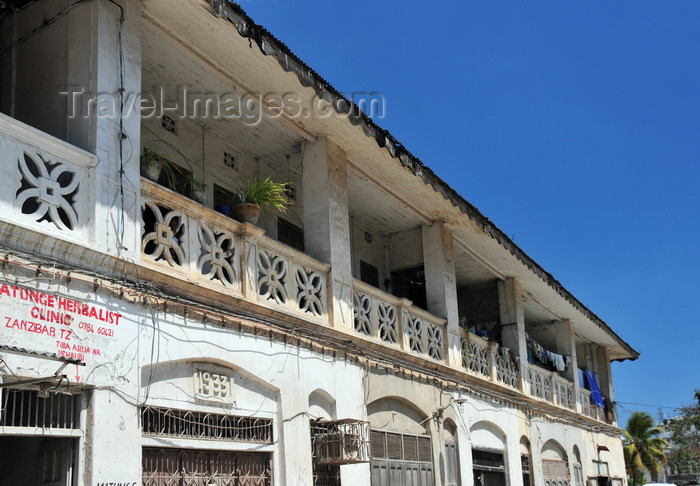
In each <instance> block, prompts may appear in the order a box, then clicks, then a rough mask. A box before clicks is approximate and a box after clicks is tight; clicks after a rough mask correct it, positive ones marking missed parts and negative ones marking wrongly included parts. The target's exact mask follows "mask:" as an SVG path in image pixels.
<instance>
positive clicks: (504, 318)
mask: <svg viewBox="0 0 700 486" xmlns="http://www.w3.org/2000/svg"><path fill="white" fill-rule="evenodd" d="M498 304H499V307H500V309H501V339H502V340H503V346H504V347H506V348H509V349H510V351H511V353H514V354H515V355H516V356H519V357H520V359H519V360H518V362H519V363H520V383H519V386H518V388H519V389H520V391H522V392H525V390H527V387H526V386H525V383H526V380H527V379H526V377H527V369H528V362H527V343H526V340H525V311H524V310H523V292H522V289H521V288H520V282H518V281H517V280H516V279H514V278H513V277H508V278H507V279H506V280H505V281H503V280H500V281H499V282H498Z"/></svg>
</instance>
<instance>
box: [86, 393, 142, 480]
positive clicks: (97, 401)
mask: <svg viewBox="0 0 700 486" xmlns="http://www.w3.org/2000/svg"><path fill="white" fill-rule="evenodd" d="M127 396H128V395H124V394H120V393H116V392H114V391H112V390H109V389H106V390H99V389H96V390H94V391H93V392H92V398H91V400H90V413H88V414H87V416H88V420H89V422H88V423H87V424H86V429H87V430H86V437H85V456H84V458H83V460H84V464H85V469H84V470H83V471H82V482H81V481H79V484H110V483H121V484H132V483H136V484H141V474H142V472H141V427H140V425H139V409H138V408H137V407H134V406H133V404H132V403H130V402H129V401H128V399H127V398H125V397H127ZM97 437H99V438H101V440H96V439H95V438H97ZM115 444H119V447H118V448H115V446H114V445H115Z"/></svg>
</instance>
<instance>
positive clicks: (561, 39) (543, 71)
mask: <svg viewBox="0 0 700 486" xmlns="http://www.w3.org/2000/svg"><path fill="white" fill-rule="evenodd" d="M241 6H242V7H243V8H244V9H245V10H246V11H247V13H248V14H249V15H250V16H251V17H252V18H253V19H254V20H255V21H256V22H257V23H259V24H262V25H263V26H265V27H266V28H267V29H268V30H270V31H271V32H272V33H273V34H274V35H275V36H276V37H278V38H279V39H280V40H282V42H284V43H286V44H287V45H288V46H289V47H290V48H291V49H292V51H293V52H295V53H296V54H297V55H298V56H299V57H300V58H301V59H303V60H304V61H305V62H306V63H307V64H309V65H310V66H311V67H312V68H314V69H315V70H316V71H317V72H318V73H319V74H321V75H322V76H323V77H324V78H326V80H328V81H329V82H330V83H331V84H332V85H334V86H335V87H336V88H337V89H338V90H340V91H342V92H345V93H352V92H356V91H377V92H380V93H381V94H382V95H383V96H384V98H385V100H386V117H384V118H383V119H378V120H377V122H378V123H379V124H380V125H381V126H382V127H384V128H386V129H388V130H389V131H390V132H391V133H392V134H393V135H394V136H395V137H396V138H397V139H398V140H399V141H401V142H402V143H403V144H404V145H406V147H407V148H408V149H409V150H410V151H411V152H412V153H413V154H414V155H416V156H417V157H419V158H420V159H421V160H422V161H423V162H424V163H425V164H426V165H428V166H429V167H431V168H432V169H433V170H434V171H435V172H436V173H437V174H438V175H439V176H440V177H442V178H443V179H444V180H445V181H446V182H447V183H448V184H450V185H451V186H452V187H453V188H455V189H456V190H457V191H458V192H460V193H461V194H462V195H463V196H464V197H466V198H467V199H468V200H469V201H470V202H471V203H472V204H474V205H475V206H476V207H478V208H479V209H480V210H481V211H482V212H483V213H484V214H485V215H486V216H487V217H489V218H490V219H491V220H492V221H494V222H495V223H496V224H497V225H498V226H499V227H500V228H501V229H502V230H503V231H504V232H506V233H507V234H508V235H510V236H511V237H512V238H513V239H514V240H515V242H516V243H517V244H518V245H519V246H520V247H521V248H522V249H523V250H524V251H525V252H526V253H528V254H529V255H530V256H531V257H533V258H534V259H535V260H536V261H538V262H539V263H540V264H541V265H542V266H543V267H544V268H545V269H546V270H548V271H549V272H551V273H552V274H553V275H554V276H555V277H556V278H557V279H559V281H560V282H562V284H563V285H564V286H565V287H566V288H567V289H569V290H570V291H571V292H572V293H573V294H574V295H576V296H577V297H578V298H579V299H580V300H581V301H582V302H583V303H584V304H586V305H587V306H588V307H590V308H591V310H593V311H594V312H595V313H596V314H598V315H599V316H600V317H601V318H603V319H604V320H605V321H606V322H607V323H608V324H610V325H611V326H612V327H613V328H614V329H615V330H616V331H617V332H618V333H619V334H620V335H621V336H622V337H623V339H625V340H626V341H627V342H629V343H630V344H631V345H632V346H633V347H634V348H635V349H637V350H638V351H640V352H641V353H642V355H641V357H640V358H639V359H638V360H637V361H634V362H630V361H627V362H624V363H615V364H614V365H613V373H614V382H615V393H616V400H617V401H618V402H620V407H619V408H618V411H619V412H620V422H621V423H622V424H624V422H625V421H626V419H627V417H629V411H631V410H644V411H647V412H649V413H651V414H652V415H653V416H654V417H655V418H656V417H657V415H658V410H657V409H658V407H666V408H664V409H663V411H664V413H665V414H667V415H668V414H673V409H674V408H675V407H679V406H681V405H685V404H690V403H691V401H692V398H693V392H694V389H695V388H700V317H699V316H700V312H699V309H698V306H699V304H700V284H699V283H698V281H699V279H700V258H699V257H698V250H699V248H700V196H699V195H698V192H699V189H700V168H699V162H700V28H698V21H699V20H700V2H698V1H697V0H692V1H683V0H675V1H674V2H652V1H644V0H634V1H631V0H628V1H619V2H601V1H586V2H578V3H574V2H562V1H561V0H540V1H531V2H515V1H493V0H482V1H479V2H475V1H469V2H463V1H443V2H430V3H426V2H415V1H404V2H391V1H385V2H377V1H373V2H370V1H366V0H361V1H353V2H351V3H347V2H328V1H323V2H322V1H318V0H304V1H299V0H284V1H282V0H271V1H265V2H262V1H257V0H242V1H241ZM642 405H644V406H642Z"/></svg>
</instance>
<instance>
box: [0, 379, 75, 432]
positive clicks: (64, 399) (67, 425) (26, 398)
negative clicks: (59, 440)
mask: <svg viewBox="0 0 700 486" xmlns="http://www.w3.org/2000/svg"><path fill="white" fill-rule="evenodd" d="M78 399H79V396H77V395H68V394H62V393H54V392H48V393H41V392H39V391H37V390H31V389H20V388H4V389H3V390H2V411H1V412H0V425H2V426H3V427H33V428H41V429H75V428H77V423H78V418H77V417H78V412H79V404H78Z"/></svg>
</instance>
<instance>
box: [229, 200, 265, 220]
mask: <svg viewBox="0 0 700 486" xmlns="http://www.w3.org/2000/svg"><path fill="white" fill-rule="evenodd" d="M259 216H260V206H258V205H257V204H251V203H242V204H236V205H235V206H234V207H233V219H235V220H236V221H240V222H241V223H251V224H255V223H257V222H258V217H259Z"/></svg>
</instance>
